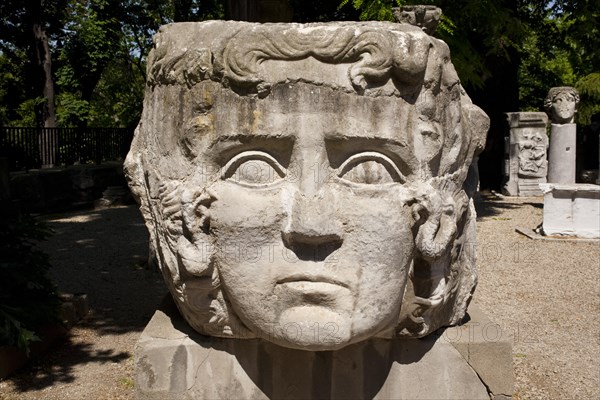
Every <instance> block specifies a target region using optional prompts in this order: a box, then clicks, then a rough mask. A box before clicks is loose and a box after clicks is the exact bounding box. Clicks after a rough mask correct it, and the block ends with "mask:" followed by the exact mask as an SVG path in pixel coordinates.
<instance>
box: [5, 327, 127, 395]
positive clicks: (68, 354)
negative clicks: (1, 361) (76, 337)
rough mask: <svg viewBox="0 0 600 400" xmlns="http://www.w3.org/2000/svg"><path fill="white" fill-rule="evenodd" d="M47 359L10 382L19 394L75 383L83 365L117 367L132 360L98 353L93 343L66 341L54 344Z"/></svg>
mask: <svg viewBox="0 0 600 400" xmlns="http://www.w3.org/2000/svg"><path fill="white" fill-rule="evenodd" d="M53 347H54V349H53V350H50V353H48V354H47V355H46V356H44V357H43V358H42V359H40V360H36V361H35V362H33V363H32V364H31V365H29V366H28V367H26V368H25V370H23V371H22V372H20V373H19V374H17V375H16V376H13V377H12V378H11V380H12V381H13V383H14V384H15V386H16V388H17V390H19V391H20V392H27V391H31V390H42V389H44V388H47V387H50V386H53V385H55V384H57V383H72V382H75V380H76V378H75V375H74V373H73V371H74V369H75V367H76V366H77V365H80V364H90V363H101V364H106V363H118V362H121V361H123V360H126V359H128V358H130V357H131V354H129V353H127V352H113V351H110V350H103V351H97V350H96V349H94V346H93V343H77V344H75V343H73V342H72V341H71V340H70V339H66V340H65V341H64V342H62V343H57V344H55V345H54V346H53Z"/></svg>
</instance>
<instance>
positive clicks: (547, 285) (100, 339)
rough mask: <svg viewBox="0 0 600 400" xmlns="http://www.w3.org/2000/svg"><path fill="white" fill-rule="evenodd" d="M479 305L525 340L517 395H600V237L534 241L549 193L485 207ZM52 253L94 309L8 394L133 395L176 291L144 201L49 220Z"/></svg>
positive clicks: (5, 387) (59, 277)
mask: <svg viewBox="0 0 600 400" xmlns="http://www.w3.org/2000/svg"><path fill="white" fill-rule="evenodd" d="M477 209H478V229H479V239H478V242H479V243H478V245H477V247H476V248H475V251H477V255H478V267H479V273H480V277H479V286H478V287H477V291H476V295H475V301H476V302H477V303H478V304H479V306H480V307H481V308H482V309H483V311H484V312H486V313H487V314H488V316H489V317H490V318H491V319H492V320H493V321H494V322H496V323H497V324H499V326H500V327H501V329H505V330H507V331H509V332H510V333H511V334H512V336H513V340H514V346H513V361H514V367H515V393H514V396H513V398H514V399H518V400H525V399H598V398H600V244H598V243H582V242H564V241H554V242H550V241H533V240H531V239H528V238H526V237H524V236H522V235H520V234H518V233H516V232H515V228H516V227H526V228H534V227H535V226H536V225H538V224H539V223H540V222H541V221H542V200H541V198H522V199H515V198H500V197H495V196H485V197H484V198H483V199H482V200H480V201H478V203H477ZM45 219H46V220H47V221H48V223H49V224H50V226H51V227H52V228H53V229H54V230H55V231H56V234H55V235H54V236H53V237H52V238H51V239H50V240H49V241H47V242H46V243H44V244H43V245H42V248H43V249H44V250H45V251H47V252H48V253H49V254H50V255H51V260H52V263H53V265H54V269H53V271H52V276H53V278H54V279H55V281H56V282H57V284H58V286H59V288H60V289H61V290H62V291H64V292H70V293H81V292H83V293H87V294H88V298H89V303H90V306H91V309H92V312H91V313H90V315H89V316H88V317H86V318H85V319H84V320H83V321H82V322H81V323H79V324H78V325H77V326H75V327H74V328H73V329H72V330H71V332H70V336H69V338H68V340H65V341H63V342H62V343H60V344H58V345H56V346H54V348H53V349H52V350H51V351H50V353H49V354H47V355H46V356H44V357H42V358H40V359H38V360H35V361H33V362H32V363H31V364H30V365H29V366H28V367H26V368H25V369H23V370H22V371H21V372H19V373H18V374H17V375H15V376H13V377H12V378H9V379H6V380H4V381H0V400H7V399H61V400H62V399H64V400H69V399H132V398H133V397H134V381H133V358H132V357H133V348H134V345H135V342H136V340H137V338H138V337H139V335H140V332H141V331H142V330H143V328H144V326H145V325H146V323H147V322H148V320H149V319H150V317H151V315H152V313H153V312H154V310H155V308H156V307H157V305H158V303H159V302H160V300H161V299H162V297H163V296H164V295H165V293H166V289H165V287H164V284H163V282H162V277H161V276H160V274H159V273H158V272H157V271H154V270H152V269H149V268H147V266H146V264H145V262H146V258H147V254H148V242H147V240H148V235H147V233H146V230H145V227H144V225H143V223H142V220H141V217H140V215H139V212H138V210H137V208H136V207H135V206H128V207H116V208H109V209H105V210H100V211H79V212H73V213H68V214H62V215H50V216H46V217H45Z"/></svg>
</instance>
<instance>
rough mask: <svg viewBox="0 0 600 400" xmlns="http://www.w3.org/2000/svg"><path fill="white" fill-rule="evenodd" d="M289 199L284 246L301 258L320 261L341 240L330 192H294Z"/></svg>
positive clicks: (332, 197) (283, 231)
mask: <svg viewBox="0 0 600 400" xmlns="http://www.w3.org/2000/svg"><path fill="white" fill-rule="evenodd" d="M289 200H290V201H291V204H290V207H289V209H288V213H289V214H288V217H287V221H286V225H285V226H284V228H283V230H282V238H283V243H284V245H285V246H286V247H287V248H288V249H290V250H292V251H293V252H294V253H296V256H297V257H298V258H299V259H301V260H305V259H309V260H313V261H323V260H324V259H325V258H327V256H329V254H331V253H332V252H334V251H335V250H337V249H338V248H339V247H340V246H341V245H342V241H343V237H342V232H343V231H342V224H341V222H340V220H339V215H337V209H336V202H335V199H334V196H333V194H332V193H330V192H328V191H326V190H324V189H322V190H319V191H318V192H317V193H314V194H313V195H307V194H305V193H300V192H298V191H296V192H295V193H294V194H293V195H292V196H291V199H289Z"/></svg>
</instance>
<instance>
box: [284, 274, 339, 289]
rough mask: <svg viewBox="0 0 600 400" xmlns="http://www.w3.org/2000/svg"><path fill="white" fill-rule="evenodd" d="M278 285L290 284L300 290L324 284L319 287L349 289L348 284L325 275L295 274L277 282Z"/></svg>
mask: <svg viewBox="0 0 600 400" xmlns="http://www.w3.org/2000/svg"><path fill="white" fill-rule="evenodd" d="M277 284H278V285H280V284H290V285H291V286H293V287H295V288H300V287H301V286H306V287H315V286H316V285H312V284H323V285H319V286H323V287H324V288H325V287H326V286H330V285H335V286H341V287H343V288H346V289H348V288H349V287H348V284H347V283H345V282H342V281H340V280H338V279H336V278H334V277H330V276H324V275H306V274H294V275H290V276H288V277H285V278H283V279H279V280H278V281H277Z"/></svg>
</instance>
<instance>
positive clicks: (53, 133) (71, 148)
mask: <svg viewBox="0 0 600 400" xmlns="http://www.w3.org/2000/svg"><path fill="white" fill-rule="evenodd" d="M132 139H133V129H127V128H12V127H10V128H8V127H0V157H7V158H8V159H9V163H10V169H11V170H12V171H18V170H24V169H31V168H40V167H42V166H60V165H72V164H77V163H81V164H83V163H90V162H94V163H97V164H99V163H101V162H103V161H112V160H119V159H123V158H125V156H126V155H127V152H128V151H129V146H130V145H131V140H132Z"/></svg>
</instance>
